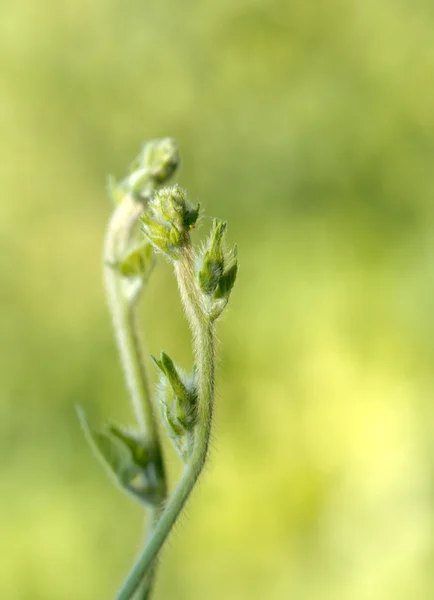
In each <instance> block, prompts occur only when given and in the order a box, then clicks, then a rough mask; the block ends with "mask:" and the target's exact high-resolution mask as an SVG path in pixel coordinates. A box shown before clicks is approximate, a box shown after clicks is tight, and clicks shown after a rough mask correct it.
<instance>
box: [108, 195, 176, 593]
mask: <svg viewBox="0 0 434 600" xmlns="http://www.w3.org/2000/svg"><path fill="white" fill-rule="evenodd" d="M143 210H144V206H143V203H142V202H139V201H137V200H135V199H134V198H132V197H131V196H127V197H125V198H124V199H123V201H122V202H121V204H119V206H118V207H117V208H116V210H115V211H114V213H113V215H112V217H111V219H110V222H109V225H108V228H107V233H106V238H105V246H104V263H105V266H104V280H105V287H106V293H107V298H108V304H109V308H110V312H111V315H112V319H113V326H114V332H115V336H116V342H117V346H118V350H119V354H120V358H121V363H122V367H123V371H124V375H125V380H126V384H127V387H128V390H129V392H130V397H131V401H132V407H133V411H134V415H135V418H136V421H137V425H138V427H139V430H140V433H141V434H142V435H143V437H144V439H146V441H147V442H148V443H149V444H150V445H151V447H152V448H153V452H154V456H155V458H156V463H157V464H158V466H159V477H160V478H161V481H162V498H161V503H162V504H163V502H164V500H165V497H166V494H167V487H166V477H165V471H164V464H163V460H162V451H161V443H160V440H159V435H158V429H157V424H156V420H155V417H154V410H153V406H152V402H151V393H150V389H149V384H148V378H147V375H146V370H145V366H144V359H143V349H142V343H141V340H140V337H139V333H138V324H137V311H136V307H137V300H138V295H139V294H138V293H135V294H134V295H133V296H132V297H130V298H129V297H128V295H127V294H126V292H125V288H124V287H123V285H122V283H123V282H122V277H121V275H120V274H119V272H118V271H117V270H116V269H114V268H113V266H111V265H115V264H116V263H117V262H118V261H119V260H121V259H122V258H123V256H124V255H125V253H126V252H127V250H128V249H129V247H130V244H131V241H132V240H133V239H134V235H135V233H136V229H137V224H138V220H139V217H140V216H141V214H142V213H143ZM148 512H149V514H148V522H149V523H150V525H149V526H148V532H149V533H148V535H151V533H152V530H153V527H154V525H155V522H156V520H157V518H158V516H159V514H160V512H161V509H160V507H150V508H149V511H148ZM153 579H154V573H153V572H151V573H150V574H149V576H148V577H147V578H146V581H144V582H143V587H142V588H141V589H140V590H139V594H138V596H137V600H139V599H140V600H147V599H148V598H149V597H150V593H151V590H152V585H153Z"/></svg>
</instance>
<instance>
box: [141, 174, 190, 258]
mask: <svg viewBox="0 0 434 600" xmlns="http://www.w3.org/2000/svg"><path fill="white" fill-rule="evenodd" d="M199 209H200V206H199V205H197V207H196V208H194V207H193V206H192V205H191V204H190V203H189V202H188V200H187V195H186V193H185V191H184V190H183V189H182V188H180V187H179V185H173V186H171V187H165V188H162V189H160V190H158V191H156V192H155V194H154V195H153V197H152V198H151V200H150V201H149V203H148V212H147V213H145V214H144V215H143V217H142V219H141V220H142V224H143V229H142V230H143V233H144V234H145V235H146V236H147V237H148V239H149V241H150V242H151V243H152V244H153V246H154V247H155V248H156V249H157V250H159V251H160V252H163V253H164V254H166V255H167V256H168V257H169V258H172V259H177V258H179V257H180V255H181V253H182V250H183V248H184V247H185V246H186V245H187V244H188V243H189V241H190V229H192V227H194V225H195V223H196V221H197V219H198V216H199Z"/></svg>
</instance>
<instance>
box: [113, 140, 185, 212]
mask: <svg viewBox="0 0 434 600" xmlns="http://www.w3.org/2000/svg"><path fill="white" fill-rule="evenodd" d="M179 163H180V157H179V153H178V148H177V146H176V143H175V140H173V139H172V138H162V139H159V140H151V141H150V142H146V143H145V144H143V146H142V149H141V151H140V153H139V155H138V156H137V157H136V158H135V159H134V161H133V162H132V164H131V165H130V168H129V174H128V176H127V177H126V178H125V179H124V180H123V181H121V182H116V180H115V179H114V178H113V177H110V178H109V181H108V189H109V193H110V196H111V197H112V199H113V201H114V203H115V204H117V203H119V202H121V201H122V199H123V198H124V197H125V194H132V195H133V196H134V197H135V198H138V199H141V200H147V199H148V198H149V195H150V194H151V193H152V191H153V189H154V188H155V186H157V185H162V184H164V183H166V182H167V181H168V180H169V179H170V177H171V176H172V175H173V174H174V172H175V171H176V169H177V168H178V166H179Z"/></svg>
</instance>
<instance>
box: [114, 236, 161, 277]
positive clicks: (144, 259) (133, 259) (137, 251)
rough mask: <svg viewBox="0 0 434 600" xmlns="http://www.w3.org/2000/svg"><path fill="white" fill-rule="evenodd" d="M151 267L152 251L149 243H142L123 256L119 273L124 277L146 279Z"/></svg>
mask: <svg viewBox="0 0 434 600" xmlns="http://www.w3.org/2000/svg"><path fill="white" fill-rule="evenodd" d="M152 267H153V250H152V246H151V244H150V243H148V242H147V241H144V242H143V243H141V244H140V245H139V246H136V247H135V248H133V250H131V252H129V254H127V256H125V257H124V258H123V259H122V261H120V264H119V272H120V274H121V275H123V276H124V277H141V278H143V279H144V278H146V277H147V276H148V275H149V273H150V271H151V269H152Z"/></svg>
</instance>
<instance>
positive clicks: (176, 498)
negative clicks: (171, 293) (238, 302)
mask: <svg viewBox="0 0 434 600" xmlns="http://www.w3.org/2000/svg"><path fill="white" fill-rule="evenodd" d="M175 274H176V277H177V280H178V285H179V288H180V292H181V297H182V300H183V303H184V307H185V310H186V313H187V317H188V320H189V324H190V327H191V329H192V332H193V337H194V349H195V359H196V366H197V374H198V392H199V394H198V396H199V402H198V429H197V432H196V439H195V447H194V451H193V454H192V456H191V459H190V463H189V464H188V465H187V467H186V468H185V471H184V473H183V476H182V478H181V480H180V481H179V483H178V486H177V488H176V489H175V491H174V493H173V495H172V496H171V498H170V500H169V502H168V504H167V506H166V508H165V510H164V512H163V514H162V515H161V518H160V520H159V521H158V523H157V524H156V526H155V529H154V532H153V535H152V537H151V538H150V540H149V542H148V543H147V545H146V546H145V547H144V549H143V551H142V553H141V554H140V555H139V557H138V559H137V561H136V563H135V565H134V566H133V569H132V570H131V572H130V573H129V575H128V577H127V579H126V581H125V583H124V585H123V586H122V588H121V589H120V591H119V594H118V596H117V600H130V598H132V596H133V594H134V593H135V591H136V590H137V588H138V586H139V585H140V582H141V581H142V580H143V578H144V577H146V575H147V573H148V572H149V570H150V569H151V568H152V564H153V562H154V561H155V559H156V557H157V555H158V552H159V551H160V549H161V547H162V545H163V544H164V542H165V540H166V538H167V537H168V535H169V533H170V531H171V529H172V527H173V525H174V523H175V521H176V520H177V518H178V516H179V515H180V513H181V511H182V509H183V507H184V505H185V503H186V502H187V499H188V497H189V496H190V494H191V492H192V490H193V488H194V485H195V483H196V481H197V479H198V477H199V475H200V473H201V471H202V469H203V466H204V464H205V460H206V456H207V452H208V446H209V439H210V433H211V422H212V410H213V399H214V326H213V323H212V322H211V321H210V320H209V319H207V318H206V317H205V315H204V312H203V311H202V307H201V300H200V293H199V290H198V288H197V285H196V282H195V278H194V273H193V253H192V251H191V248H190V247H188V248H187V249H186V250H185V252H184V254H183V256H182V258H181V259H180V260H179V261H177V262H175Z"/></svg>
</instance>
